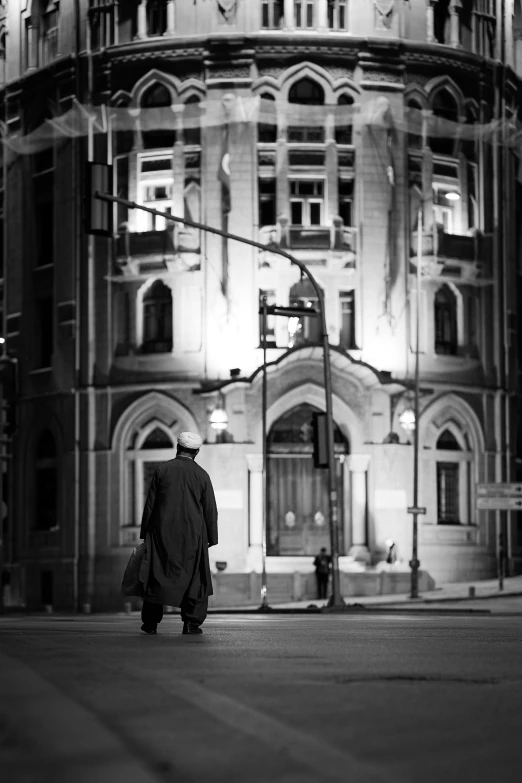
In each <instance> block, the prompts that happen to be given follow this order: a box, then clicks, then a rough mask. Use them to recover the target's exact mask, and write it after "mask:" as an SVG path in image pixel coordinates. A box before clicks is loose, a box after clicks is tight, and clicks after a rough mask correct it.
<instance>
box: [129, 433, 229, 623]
mask: <svg viewBox="0 0 522 783" xmlns="http://www.w3.org/2000/svg"><path fill="white" fill-rule="evenodd" d="M201 443H202V439H201V438H200V436H199V435H197V434H196V433H194V432H182V433H180V435H179V436H178V447H177V451H176V457H175V459H171V460H169V461H168V462H165V463H163V464H162V465H161V466H160V467H159V468H158V469H157V470H156V472H155V473H154V476H153V477H152V481H151V483H150V487H149V491H148V494H147V499H146V501H145V508H144V511H143V518H142V521H141V533H140V536H141V538H144V539H145V540H146V543H147V556H146V562H145V564H144V574H143V583H144V591H145V597H144V599H143V608H142V611H141V619H142V622H143V625H142V626H141V630H142V631H144V632H145V633H148V634H155V633H156V628H157V625H158V623H160V622H161V619H162V617H163V606H164V605H167V606H179V607H180V608H181V618H182V620H183V633H184V634H201V633H203V631H202V630H201V628H200V625H201V624H202V623H203V621H204V619H205V617H206V616H207V608H208V596H209V595H212V592H213V590H212V577H211V573H210V563H209V559H208V547H210V546H214V545H215V544H217V542H218V533H217V508H216V500H215V497H214V490H213V488H212V483H211V481H210V477H209V475H208V473H206V471H204V470H203V468H201V467H200V466H199V465H197V464H196V463H195V462H194V460H195V458H196V456H197V454H198V452H199V448H200V446H201ZM140 579H141V575H140Z"/></svg>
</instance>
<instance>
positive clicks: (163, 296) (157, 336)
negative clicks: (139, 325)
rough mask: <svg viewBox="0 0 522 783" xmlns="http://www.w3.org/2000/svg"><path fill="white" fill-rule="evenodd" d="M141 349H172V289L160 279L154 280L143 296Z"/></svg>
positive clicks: (165, 351)
mask: <svg viewBox="0 0 522 783" xmlns="http://www.w3.org/2000/svg"><path fill="white" fill-rule="evenodd" d="M142 351H143V353H168V352H169V351H172V291H171V290H170V288H169V287H168V286H166V285H165V283H162V282H161V280H156V282H155V283H153V284H152V285H151V286H150V288H149V289H148V291H147V292H146V294H145V296H144V297H143V343H142Z"/></svg>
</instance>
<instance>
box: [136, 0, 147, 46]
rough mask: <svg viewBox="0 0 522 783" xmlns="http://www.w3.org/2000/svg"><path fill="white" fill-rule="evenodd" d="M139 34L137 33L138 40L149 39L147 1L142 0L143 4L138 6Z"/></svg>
mask: <svg viewBox="0 0 522 783" xmlns="http://www.w3.org/2000/svg"><path fill="white" fill-rule="evenodd" d="M137 21H138V24H137V27H138V32H137V33H136V36H135V37H136V38H146V37H147V2H146V0H141V3H140V4H139V6H138V20H137Z"/></svg>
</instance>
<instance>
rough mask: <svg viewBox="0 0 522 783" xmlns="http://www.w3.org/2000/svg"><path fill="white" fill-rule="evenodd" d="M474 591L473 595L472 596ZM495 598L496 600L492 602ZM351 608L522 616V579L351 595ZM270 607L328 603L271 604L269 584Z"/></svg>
mask: <svg viewBox="0 0 522 783" xmlns="http://www.w3.org/2000/svg"><path fill="white" fill-rule="evenodd" d="M473 591H474V596H473V595H472V594H471V593H472V592H473ZM493 599H495V600H493ZM344 601H345V604H346V605H347V607H348V608H350V607H351V608H353V609H368V610H376V609H381V610H382V609H390V610H395V611H397V610H403V611H404V610H405V611H412V610H414V611H430V610H432V611H433V610H437V609H438V610H440V611H448V612H450V611H466V612H469V611H481V612H485V613H488V614H520V615H522V576H513V577H508V578H505V579H504V589H503V590H499V583H498V579H487V580H484V581H476V582H455V583H448V584H445V585H441V586H440V587H438V588H436V589H435V590H431V591H430V592H427V593H421V594H420V595H419V598H418V599H411V598H410V596H409V594H401V595H369V596H362V595H361V596H349V597H345V599H344ZM268 602H269V605H270V608H271V609H273V610H275V611H278V610H286V611H288V610H292V609H294V610H300V611H303V610H311V609H313V608H315V609H322V608H323V607H324V606H325V601H322V600H306V601H289V602H285V603H277V604H270V585H268ZM239 611H244V612H252V611H257V610H256V609H255V608H254V607H252V605H250V606H236V607H230V606H228V607H212V609H210V610H209V613H223V612H239Z"/></svg>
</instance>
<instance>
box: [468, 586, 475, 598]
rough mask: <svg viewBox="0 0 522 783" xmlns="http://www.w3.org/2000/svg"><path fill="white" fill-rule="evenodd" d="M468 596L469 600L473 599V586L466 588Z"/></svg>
mask: <svg viewBox="0 0 522 783" xmlns="http://www.w3.org/2000/svg"><path fill="white" fill-rule="evenodd" d="M468 595H469V597H470V598H475V587H474V585H470V586H469V588H468Z"/></svg>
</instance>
